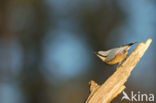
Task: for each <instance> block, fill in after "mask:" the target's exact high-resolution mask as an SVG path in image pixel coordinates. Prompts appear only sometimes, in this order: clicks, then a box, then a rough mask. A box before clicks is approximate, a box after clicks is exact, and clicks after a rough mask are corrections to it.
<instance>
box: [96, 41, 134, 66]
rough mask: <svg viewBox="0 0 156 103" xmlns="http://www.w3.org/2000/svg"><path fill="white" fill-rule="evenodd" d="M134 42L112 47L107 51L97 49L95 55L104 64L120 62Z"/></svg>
mask: <svg viewBox="0 0 156 103" xmlns="http://www.w3.org/2000/svg"><path fill="white" fill-rule="evenodd" d="M135 43H136V42H133V43H129V44H127V45H123V46H120V47H118V48H113V49H110V50H107V51H98V52H97V53H96V55H97V56H98V57H99V58H100V59H101V60H102V61H103V62H105V63H106V64H109V65H114V64H117V63H118V64H120V63H121V62H122V61H123V60H124V59H125V58H126V56H127V54H128V50H129V49H130V48H131V46H132V45H134V44H135Z"/></svg>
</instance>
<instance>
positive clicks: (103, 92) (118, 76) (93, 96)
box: [86, 39, 152, 103]
mask: <svg viewBox="0 0 156 103" xmlns="http://www.w3.org/2000/svg"><path fill="white" fill-rule="evenodd" d="M151 42H152V39H148V40H147V41H146V43H140V44H139V45H138V46H137V47H136V48H135V50H134V51H133V52H132V53H131V54H130V56H129V57H128V58H127V59H126V60H125V61H124V62H123V64H122V65H121V66H119V67H117V69H116V71H115V72H114V73H113V75H112V76H110V77H109V78H108V79H107V80H106V82H105V83H103V84H102V85H101V86H99V85H98V84H96V83H95V82H93V81H92V83H91V86H90V87H91V88H90V90H91V93H90V96H89V97H88V99H87V101H86V103H109V102H111V101H112V99H114V98H115V97H116V96H117V95H118V94H120V93H121V92H122V91H123V90H124V89H125V86H124V83H125V82H126V81H127V80H128V77H129V76H130V73H131V71H132V70H133V69H134V67H135V66H136V64H137V63H138V62H139V61H140V59H141V57H142V56H143V55H144V53H145V51H146V50H147V49H148V47H149V46H150V44H151ZM94 87H95V88H94Z"/></svg>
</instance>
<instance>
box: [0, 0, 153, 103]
mask: <svg viewBox="0 0 156 103" xmlns="http://www.w3.org/2000/svg"><path fill="white" fill-rule="evenodd" d="M148 38H152V39H153V42H152V44H151V46H150V48H149V49H148V51H147V52H146V53H145V55H144V56H143V58H142V59H141V61H140V62H139V63H138V64H137V66H136V68H135V69H134V70H133V72H132V75H131V76H130V78H129V80H128V82H127V83H126V87H127V88H126V89H125V91H126V93H127V94H130V91H134V92H136V93H137V92H138V91H140V92H141V93H153V94H156V79H155V78H156V75H155V73H156V64H155V61H156V58H155V55H156V53H155V51H156V48H155V47H156V46H154V45H156V1H155V0H1V1H0V103H83V102H84V101H85V100H86V99H87V97H88V95H89V84H88V82H89V81H90V80H95V81H96V82H97V83H98V84H102V83H103V82H104V81H105V80H106V79H107V78H108V77H109V76H110V75H111V74H113V72H114V71H115V66H108V65H106V64H104V63H103V62H102V61H101V60H100V59H99V58H98V57H96V55H95V54H94V52H95V51H98V50H108V49H111V48H114V47H117V46H120V45H124V44H127V43H130V42H134V41H138V42H142V41H143V42H145V41H146V40H147V39H148ZM135 47H136V45H135V46H133V47H132V49H131V50H130V52H132V50H133V49H134V48H135ZM121 97H122V94H120V95H119V96H118V97H117V98H115V99H114V100H113V102H112V103H120V102H121ZM126 102H127V103H129V102H128V101H126V100H124V101H122V103H126ZM137 103H138V102H137Z"/></svg>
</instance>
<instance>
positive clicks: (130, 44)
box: [121, 42, 137, 47]
mask: <svg viewBox="0 0 156 103" xmlns="http://www.w3.org/2000/svg"><path fill="white" fill-rule="evenodd" d="M136 43H137V42H132V43H129V44H126V45H123V46H132V45H134V44H136ZM123 46H121V47H123Z"/></svg>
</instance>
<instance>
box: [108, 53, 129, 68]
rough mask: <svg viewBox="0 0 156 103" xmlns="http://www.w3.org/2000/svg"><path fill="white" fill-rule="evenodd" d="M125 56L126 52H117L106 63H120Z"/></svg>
mask: <svg viewBox="0 0 156 103" xmlns="http://www.w3.org/2000/svg"><path fill="white" fill-rule="evenodd" d="M126 56H127V53H125V54H118V55H116V56H115V58H114V59H113V60H111V61H109V62H106V64H109V65H114V64H117V63H121V62H122V61H123V60H124V59H125V58H126Z"/></svg>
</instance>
